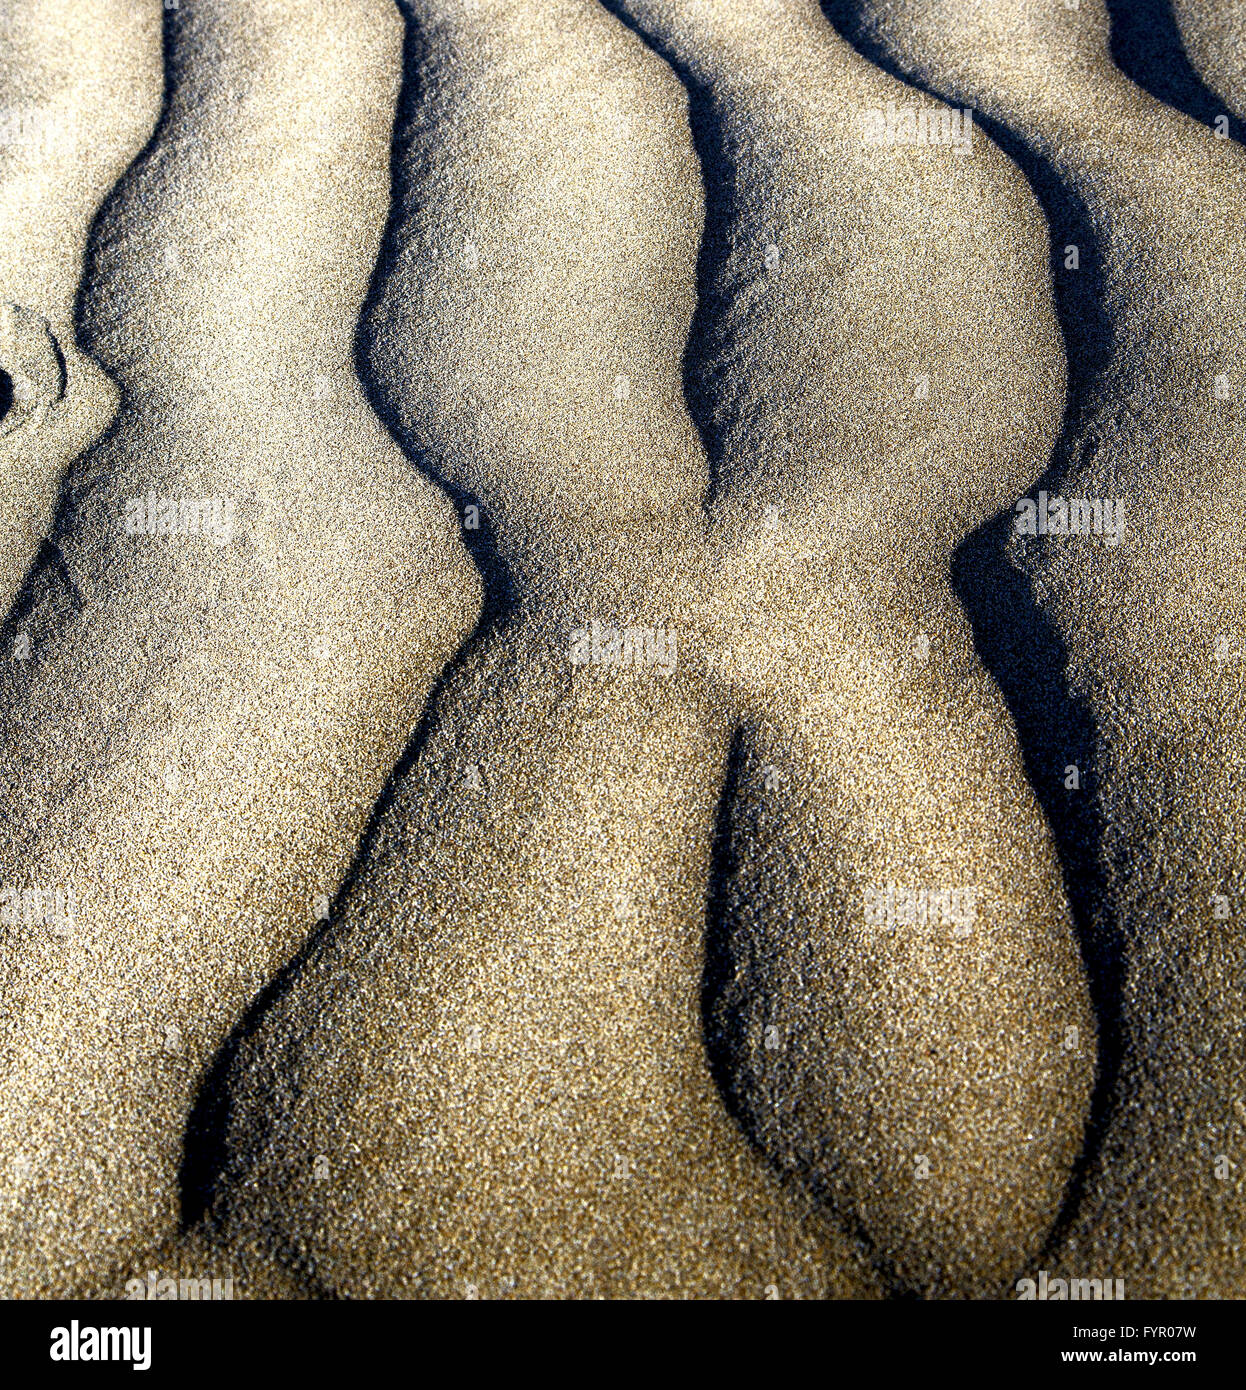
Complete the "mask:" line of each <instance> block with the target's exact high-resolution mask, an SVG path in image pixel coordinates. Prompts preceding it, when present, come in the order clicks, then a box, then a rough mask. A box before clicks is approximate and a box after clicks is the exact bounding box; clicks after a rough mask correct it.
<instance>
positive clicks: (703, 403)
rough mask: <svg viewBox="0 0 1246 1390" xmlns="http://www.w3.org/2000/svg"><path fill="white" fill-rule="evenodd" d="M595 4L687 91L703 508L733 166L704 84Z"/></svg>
mask: <svg viewBox="0 0 1246 1390" xmlns="http://www.w3.org/2000/svg"><path fill="white" fill-rule="evenodd" d="M598 3H599V4H600V5H601V7H602V8H603V9H604V10H606V11H607V12H608V13H609V14H610V15H612V16H613V17H614V18H615V19H617V20H618V22H619V23H620V24H622V25H623V27H624V28H626V29H628V30H630V31H631V33H633V34H635V35H636V37H637V38H638V39H639V40H640V41H641V43H643V44H644V45H645V47H646V48H647V49H649V50H650V52H652V53H655V54H657V56H658V57H659V58H661V59H662V61H663V62H664V63H665V64H666V65H667V66H668V67H669V68H670V69H671V70H672V72H674V74H675V76H676V77H678V79H679V81H680V82H681V83H682V84H683V87H684V90H685V91H686V92H687V95H688V124H689V129H690V131H691V134H692V145H693V150H694V151H695V153H696V157H697V163H698V165H699V166H700V169H701V182H702V185H703V187H704V194H705V225H704V227H703V228H702V232H701V245H700V248H699V249H698V252H697V267H696V294H697V301H696V308H695V310H694V311H693V315H692V322H691V324H690V325H689V327H688V336H687V339H686V340H685V343H684V352H683V364H682V375H683V393H684V401H685V403H686V405H687V407H688V414H689V416H690V417H691V419H692V423H693V425H694V426H695V427H696V430H697V433H698V435H699V436H700V438H701V446H702V448H703V449H704V451H705V457H706V461H707V463H708V466H709V486H708V488H707V490H706V493H705V497H704V499H703V503H702V506H703V508H708V507H709V506H710V505H711V503H712V502H713V501H714V499H715V498H716V497H717V496H718V495H719V493H720V492H721V490H722V480H721V468H722V447H721V443H720V441H719V438H718V431H717V430H716V428H715V425H714V416H715V410H714V402H715V397H716V396H717V394H718V387H717V383H716V382H715V381H714V379H713V374H712V373H709V372H707V371H705V365H706V364H707V363H708V362H710V361H712V352H711V345H712V342H713V339H714V330H715V325H716V324H717V323H718V322H719V320H720V319H721V317H722V310H723V307H724V306H725V302H726V297H725V296H724V295H723V294H722V293H720V292H719V291H718V289H717V285H718V283H719V275H718V271H719V270H720V268H721V267H723V266H725V265H726V263H727V255H728V250H729V241H728V235H729V230H730V226H731V223H732V220H733V219H734V217H735V207H736V201H737V200H736V194H735V169H734V166H733V165H732V162H731V160H730V159H729V158H728V157H727V155H726V154H725V149H726V140H725V138H724V134H723V125H722V121H721V119H720V118H719V116H718V114H717V112H716V110H715V105H714V98H713V93H712V91H711V88H710V85H709V84H708V83H707V82H703V81H702V80H701V79H700V78H699V77H698V76H697V75H696V73H695V72H694V71H693V70H692V68H691V67H690V65H689V64H687V63H686V62H684V61H683V59H681V58H680V56H679V55H678V54H677V53H676V52H674V51H673V50H672V49H671V48H669V47H668V46H666V45H664V44H663V43H662V42H661V41H660V40H659V39H658V38H656V37H655V36H654V35H652V34H650V33H648V32H646V31H645V30H644V29H642V28H641V27H640V25H639V24H638V23H637V22H636V21H635V20H634V19H633V18H632V17H631V16H630V15H629V14H627V12H626V11H625V10H624V9H623V0H598Z"/></svg>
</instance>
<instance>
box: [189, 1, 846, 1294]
mask: <svg viewBox="0 0 1246 1390" xmlns="http://www.w3.org/2000/svg"><path fill="white" fill-rule="evenodd" d="M409 16H410V23H411V39H410V46H409V65H408V70H407V79H408V83H409V84H410V87H411V101H410V106H409V108H408V110H407V112H406V116H407V119H406V121H405V124H404V126H403V128H402V129H400V131H399V135H398V150H399V157H400V158H399V166H398V187H397V189H396V197H397V209H396V220H395V223H394V225H393V227H392V228H391V250H392V261H391V263H390V265H389V267H388V273H387V274H386V275H385V276H384V278H383V280H382V283H381V284H380V286H379V294H378V297H377V302H376V305H375V309H374V312H373V313H372V314H371V315H370V318H369V321H368V328H367V345H366V356H367V362H368V365H369V369H370V372H371V374H372V377H373V379H374V381H375V383H376V387H377V392H378V396H379V398H380V399H381V400H382V401H383V403H384V408H385V409H386V410H387V411H389V412H392V414H393V415H394V416H395V417H396V418H397V421H398V428H399V431H400V434H401V437H402V438H403V440H404V442H405V443H406V444H407V446H408V448H409V449H410V451H411V453H412V455H413V457H415V458H416V459H417V460H418V461H419V462H420V463H421V465H422V466H423V467H425V468H428V469H429V470H430V471H431V472H432V473H433V474H434V475H435V476H436V477H438V478H439V479H442V480H444V482H445V483H446V485H447V486H449V487H450V488H452V489H453V490H454V491H455V492H456V494H457V495H458V496H460V497H461V498H463V499H464V501H463V506H464V509H465V524H470V523H469V522H468V515H469V514H468V512H467V509H468V508H479V519H480V522H481V530H482V532H483V531H485V530H486V528H487V531H488V536H487V537H482V542H481V543H480V544H479V545H478V549H477V553H478V556H479V558H480V560H481V564H482V568H483V569H484V570H485V572H486V577H487V578H488V579H489V581H490V586H491V595H490V597H491V600H492V606H493V608H494V610H495V616H494V618H493V620H492V621H491V623H490V625H489V627H488V628H487V629H486V630H485V632H484V633H483V634H482V635H481V637H480V639H479V640H478V641H477V642H476V643H475V644H473V645H472V646H471V647H470V648H469V649H468V651H467V652H466V653H465V655H464V658H463V660H462V663H461V665H460V667H459V669H458V670H457V671H456V672H455V673H454V675H453V676H452V678H451V679H450V680H449V682H448V683H447V685H446V687H445V689H444V690H443V691H442V692H441V694H440V697H439V699H438V701H437V705H436V709H435V712H434V716H433V718H432V719H431V721H430V724H429V727H428V728H427V730H426V731H425V734H424V736H423V738H422V740H421V742H420V744H419V745H418V748H417V750H416V753H415V757H414V761H413V762H412V765H411V766H410V768H409V769H408V770H406V772H405V773H404V775H403V776H402V777H401V779H400V780H399V781H398V783H397V785H396V787H395V790H394V795H393V799H392V800H391V801H390V802H389V803H388V805H387V806H386V807H385V810H384V814H383V816H382V817H381V819H380V820H379V822H378V825H377V827H376V830H375V834H374V835H373V837H372V839H371V841H370V843H369V845H368V847H367V850H366V853H365V856H364V858H363V861H362V863H361V865H360V866H359V868H358V872H357V874H356V875H355V876H354V878H353V881H352V883H351V886H350V890H349V892H348V893H347V894H346V896H345V898H344V900H343V902H342V904H341V912H340V918H338V919H336V920H335V921H334V923H333V924H332V926H331V927H330V928H329V930H328V931H327V932H326V933H325V934H324V936H323V937H322V938H321V939H320V940H319V941H318V943H317V944H316V946H315V948H314V950H313V951H312V953H311V955H310V957H309V959H308V960H307V961H306V962H304V963H303V964H302V965H301V967H300V969H299V970H298V971H297V973H296V974H295V975H294V976H293V978H292V980H291V981H290V982H289V985H288V987H287V988H284V989H283V990H282V991H281V992H280V993H279V994H278V996H277V997H276V999H275V1000H274V1001H272V1002H271V1004H270V1005H269V1007H268V1008H267V1009H266V1010H265V1011H264V1012H263V1013H262V1015H261V1017H260V1019H259V1022H258V1025H257V1027H256V1030H255V1031H254V1033H252V1034H249V1035H247V1036H245V1037H243V1038H242V1039H241V1042H240V1046H239V1050H238V1053H237V1056H236V1059H235V1062H234V1065H233V1068H232V1070H231V1072H230V1074H229V1076H228V1078H227V1081H228V1088H229V1095H228V1103H227V1106H226V1115H227V1120H228V1127H227V1140H228V1144H227V1152H226V1155H225V1158H226V1163H225V1169H224V1173H223V1174H222V1177H221V1180H220V1190H221V1194H222V1195H221V1198H220V1202H219V1207H218V1212H217V1220H218V1222H219V1223H221V1224H222V1225H223V1226H224V1228H225V1229H226V1231H227V1232H228V1233H229V1234H230V1235H231V1236H232V1237H233V1238H234V1239H236V1240H237V1239H240V1240H242V1241H243V1242H244V1243H245V1242H246V1241H247V1240H248V1239H249V1240H250V1241H252V1242H256V1243H259V1244H260V1245H267V1246H269V1247H270V1248H274V1249H276V1250H277V1251H278V1252H279V1253H281V1254H282V1255H283V1256H284V1257H285V1258H286V1259H287V1260H289V1261H290V1262H291V1263H292V1264H293V1265H294V1266H295V1267H296V1268H299V1269H302V1270H304V1271H306V1272H307V1273H308V1274H309V1275H310V1276H311V1277H312V1278H314V1279H315V1280H317V1281H318V1282H319V1283H320V1285H321V1286H322V1287H323V1288H324V1289H325V1290H326V1291H331V1292H333V1293H335V1294H353V1295H360V1294H372V1295H383V1296H394V1295H407V1296H410V1295H425V1296H441V1297H464V1296H473V1295H474V1294H477V1293H478V1294H479V1295H480V1296H482V1297H490V1298H493V1297H506V1296H515V1297H548V1296H558V1295H561V1296H602V1295H616V1296H618V1295H630V1296H651V1295H661V1296H673V1297H681V1296H682V1297H691V1296H698V1295H700V1296H705V1295H726V1296H736V1297H754V1298H765V1297H766V1296H767V1295H768V1293H769V1294H770V1296H778V1297H819V1296H825V1295H827V1294H834V1295H839V1296H844V1295H847V1294H856V1295H858V1296H865V1295H868V1294H869V1293H870V1292H871V1291H872V1288H873V1284H872V1280H871V1278H870V1276H869V1274H868V1272H867V1270H866V1269H865V1267H864V1264H863V1262H862V1259H861V1256H860V1254H859V1253H858V1252H857V1251H856V1249H855V1248H854V1246H853V1245H852V1244H851V1243H850V1242H849V1241H848V1240H847V1239H846V1238H845V1237H844V1236H843V1235H842V1234H841V1233H840V1232H839V1231H838V1230H837V1228H836V1227H835V1226H834V1225H833V1223H832V1222H831V1221H830V1220H829V1219H828V1218H827V1217H825V1216H821V1215H819V1214H818V1213H817V1212H816V1210H815V1209H814V1208H813V1206H812V1204H811V1203H810V1201H809V1199H808V1198H807V1197H805V1196H803V1195H801V1194H800V1193H799V1192H789V1191H788V1190H786V1189H785V1188H784V1186H783V1184H782V1183H781V1181H780V1180H779V1178H778V1177H777V1176H775V1175H774V1174H773V1173H772V1172H770V1170H769V1169H768V1168H767V1166H766V1165H765V1163H764V1162H763V1160H762V1159H761V1158H760V1157H759V1156H758V1155H757V1154H756V1153H754V1152H753V1151H752V1150H751V1149H750V1148H749V1146H748V1144H747V1142H746V1140H745V1138H744V1136H743V1135H742V1134H740V1132H739V1131H738V1129H737V1128H736V1127H735V1125H734V1124H733V1123H732V1121H731V1119H730V1118H729V1116H728V1114H727V1112H726V1110H725V1108H724V1107H723V1105H722V1103H721V1101H720V1099H719V1097H718V1095H717V1094H716V1092H715V1090H714V1086H713V1082H712V1080H711V1077H710V1073H709V1069H708V1067H707V1065H706V1061H705V1055H704V1049H703V1046H702V1043H701V1036H700V1033H701V1019H700V1008H699V1002H700V977H701V965H702V936H703V931H704V913H705V883H706V878H707V874H708V870H709V862H710V852H711V836H712V831H713V824H714V815H715V808H716V802H717V793H718V786H719V783H720V780H721V769H722V764H723V761H724V758H725V755H726V747H727V732H728V731H727V722H726V719H725V717H724V715H723V713H722V712H721V711H720V710H719V709H717V708H715V707H714V705H713V703H712V701H711V699H710V697H709V692H708V691H707V689H706V686H705V682H704V681H703V680H702V679H700V678H699V676H698V673H697V671H696V667H695V664H691V665H689V664H686V663H685V661H684V659H683V658H682V656H681V651H680V648H681V644H682V642H683V641H684V639H685V636H686V634H687V633H688V632H689V630H690V626H691V621H692V619H691V617H690V614H692V613H693V612H694V610H695V608H696V604H697V599H698V593H699V584H700V580H701V574H700V573H699V570H698V568H697V566H696V563H695V557H696V554H697V553H699V552H698V551H697V544H698V537H699V532H700V530H701V528H702V523H701V521H700V513H699V511H698V510H697V508H696V506H695V504H696V503H697V502H698V501H699V497H700V494H701V493H702V492H703V491H704V488H705V483H706V478H705V471H704V461H703V457H702V455H701V453H700V450H699V447H698V444H697V440H696V435H695V432H694V431H693V428H692V425H691V422H690V421H689V420H688V418H687V415H686V413H685V411H684V409H683V405H682V400H681V396H680V387H679V357H680V351H681V348H682V344H683V339H684V335H685V333H686V331H687V323H688V320H689V318H690V316H691V313H692V309H693V304H694V296H693V266H694V260H695V254H696V246H697V236H698V232H699V215H700V209H699V207H698V205H697V196H696V195H697V189H698V179H697V170H696V164H695V160H694V158H693V154H692V150H691V147H690V144H689V142H688V137H687V124H686V112H685V107H684V101H683V91H682V89H681V87H680V85H679V83H678V82H677V81H676V80H675V78H674V77H673V75H672V74H671V73H670V71H669V70H668V69H667V68H666V66H665V65H664V64H663V63H662V62H661V61H660V60H659V59H658V58H656V57H655V56H654V55H653V54H651V53H649V52H648V51H647V50H646V49H645V47H644V46H643V45H642V44H641V43H640V41H639V40H638V39H636V38H635V37H634V36H633V35H631V34H629V33H628V32H627V30H626V29H625V28H624V27H623V26H621V25H619V24H618V23H617V22H616V21H614V20H613V19H611V18H610V17H609V16H608V15H607V14H606V13H605V12H604V11H603V10H602V9H601V8H600V7H599V6H598V5H596V4H595V3H586V0H560V3H556V4H550V5H547V6H543V7H542V8H541V10H540V12H539V14H537V13H535V12H534V11H533V9H532V7H531V6H526V5H519V4H513V3H494V4H487V5H466V4H458V3H453V0H451V2H450V3H420V4H415V5H412V6H410V7H409ZM468 499H470V500H468ZM472 519H475V517H474V516H473V517H472ZM594 622H597V623H600V624H614V623H618V624H620V625H624V626H628V627H631V628H633V629H636V630H639V629H645V630H648V631H649V633H650V634H651V635H652V634H653V633H655V632H660V633H661V639H660V642H661V645H660V647H659V646H658V645H657V642H656V640H654V639H652V636H651V645H650V646H647V647H646V648H645V650H646V651H649V650H652V652H653V654H654V655H655V658H659V657H660V658H661V659H660V660H656V659H655V661H654V662H653V663H652V664H643V665H636V666H628V667H618V666H615V665H611V664H599V663H596V662H594V660H593V649H592V637H591V635H585V636H583V637H582V638H581V639H578V640H580V641H581V642H582V643H583V644H584V652H583V655H584V657H585V661H584V662H583V663H582V664H575V663H573V661H572V658H571V653H572V650H573V644H574V643H575V642H576V641H577V638H576V636H575V633H576V631H577V630H581V629H582V630H584V632H585V633H586V634H591V632H592V625H593V623H594ZM668 634H673V636H672V637H671V638H670V645H669V646H668V645H667V640H668V637H667V635H668ZM668 658H669V662H668V660H667V659H668ZM668 668H669V669H668Z"/></svg>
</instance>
